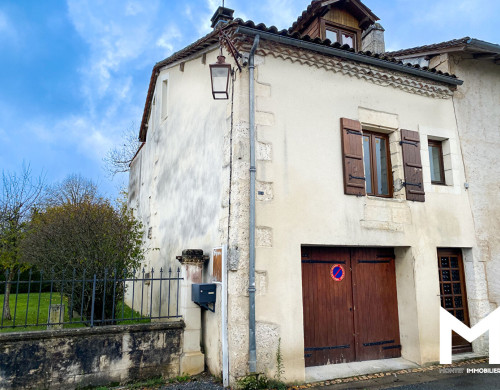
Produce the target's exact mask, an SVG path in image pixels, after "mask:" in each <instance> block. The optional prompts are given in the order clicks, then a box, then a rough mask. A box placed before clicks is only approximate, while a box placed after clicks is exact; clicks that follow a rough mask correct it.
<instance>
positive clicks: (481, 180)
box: [389, 37, 500, 311]
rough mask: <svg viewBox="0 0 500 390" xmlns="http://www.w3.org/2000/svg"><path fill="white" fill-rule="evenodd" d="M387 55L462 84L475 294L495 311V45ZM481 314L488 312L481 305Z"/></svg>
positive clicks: (462, 42) (450, 45) (498, 294)
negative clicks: (479, 277) (479, 276)
mask: <svg viewBox="0 0 500 390" xmlns="http://www.w3.org/2000/svg"><path fill="white" fill-rule="evenodd" d="M389 54H390V55H392V56H394V57H396V58H397V59H399V60H401V61H403V62H405V63H418V64H420V65H421V66H428V67H429V68H433V69H437V70H442V71H444V72H450V73H454V74H456V75H457V77H459V78H460V79H462V80H465V83H464V84H463V85H460V86H458V88H457V91H456V92H455V93H454V94H453V97H452V99H453V105H454V107H455V113H456V116H457V129H458V134H459V137H460V146H461V150H462V158H463V160H464V165H465V175H466V183H467V186H468V190H467V193H468V195H469V202H470V206H471V210H472V216H473V219H474V226H475V230H476V242H477V245H476V246H475V247H474V248H473V251H474V257H476V258H477V259H478V260H479V263H476V266H477V267H479V268H480V270H479V272H480V273H485V274H486V279H485V280H484V281H483V283H482V286H481V289H482V291H483V292H482V293H483V294H484V293H486V294H487V295H488V301H489V305H490V308H489V310H493V309H496V308H497V307H499V305H500V283H499V280H500V238H499V237H498V235H497V233H496V232H498V230H499V228H500V209H499V208H498V206H497V204H498V190H499V189H500V184H499V182H498V180H495V179H494V178H495V177H496V175H497V174H498V164H499V163H500V156H499V155H498V153H496V150H498V148H499V147H500V121H499V116H500V113H499V103H500V66H499V65H500V45H497V44H493V43H489V42H484V41H481V40H478V39H473V38H470V37H465V38H461V39H455V40H452V41H447V42H442V43H437V44H433V45H426V46H421V47H415V48H411V49H406V50H400V51H397V52H392V53H389ZM446 164H447V162H446V161H445V162H444V165H445V166H446ZM468 271H469V272H471V273H472V272H475V270H474V269H469V270H468ZM485 304H486V303H485ZM484 310H485V311H488V305H487V304H486V307H485V308H484Z"/></svg>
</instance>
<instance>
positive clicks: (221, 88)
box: [210, 28, 241, 100]
mask: <svg viewBox="0 0 500 390" xmlns="http://www.w3.org/2000/svg"><path fill="white" fill-rule="evenodd" d="M219 41H220V54H219V56H218V57H217V62H216V63H215V64H210V78H211V79H212V96H213V97H214V99H215V100H227V99H229V78H230V76H231V74H232V69H231V64H227V63H226V57H224V55H223V54H222V44H223V42H225V43H226V46H227V48H228V49H229V53H230V54H231V55H232V56H233V58H234V60H235V62H236V65H237V66H238V69H239V70H240V72H241V66H240V63H239V61H238V58H241V54H240V53H239V52H238V50H237V49H236V47H234V45H233V42H231V39H230V38H229V37H228V36H227V34H226V33H225V32H224V30H222V28H221V29H220V30H219Z"/></svg>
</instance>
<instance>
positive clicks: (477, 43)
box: [467, 38, 500, 54]
mask: <svg viewBox="0 0 500 390" xmlns="http://www.w3.org/2000/svg"><path fill="white" fill-rule="evenodd" d="M467 45H471V46H474V47H477V48H479V49H483V50H487V51H490V52H493V53H499V54H500V45H495V44H494V43H489V42H485V41H481V40H479V39H474V38H471V39H469V40H468V41H467Z"/></svg>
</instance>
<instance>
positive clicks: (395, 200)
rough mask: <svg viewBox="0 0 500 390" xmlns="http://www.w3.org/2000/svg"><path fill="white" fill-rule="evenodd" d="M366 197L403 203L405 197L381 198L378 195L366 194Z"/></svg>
mask: <svg viewBox="0 0 500 390" xmlns="http://www.w3.org/2000/svg"><path fill="white" fill-rule="evenodd" d="M366 198H367V199H370V200H380V201H383V202H392V203H404V202H406V199H396V198H394V197H392V198H382V197H380V196H373V195H367V196H366Z"/></svg>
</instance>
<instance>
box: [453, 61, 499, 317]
mask: <svg viewBox="0 0 500 390" xmlns="http://www.w3.org/2000/svg"><path fill="white" fill-rule="evenodd" d="M449 66H450V71H451V72H453V73H455V74H457V76H458V77H459V78H461V79H463V80H464V81H465V82H464V84H463V85H462V86H460V87H459V88H458V92H457V93H456V94H455V96H454V98H453V100H454V104H455V111H456V117H457V123H458V130H459V134H460V140H461V146H462V152H463V158H464V164H465V168H466V181H467V182H468V183H469V190H468V195H469V198H470V203H471V207H472V213H473V216H474V225H475V229H476V237H477V243H478V245H477V247H476V248H474V251H473V253H474V257H476V258H477V259H478V260H479V261H480V263H479V264H478V265H477V266H476V269H480V271H481V272H484V273H485V274H486V278H487V286H486V285H485V284H482V285H481V286H478V288H480V289H481V292H482V293H484V292H485V290H486V288H487V291H488V298H489V301H490V305H489V307H488V306H486V307H483V308H482V309H483V310H482V313H480V314H483V315H484V314H485V313H488V312H489V311H490V310H493V309H495V308H497V307H498V306H499V305H500V237H499V235H498V231H499V230H500V206H499V199H500V196H499V194H500V181H499V180H498V172H499V167H500V153H499V148H500V111H499V110H500V66H499V65H495V64H494V63H493V61H487V60H474V59H473V58H472V56H471V55H467V54H461V55H459V54H453V55H451V61H449ZM469 267H470V268H471V271H472V266H469Z"/></svg>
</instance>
